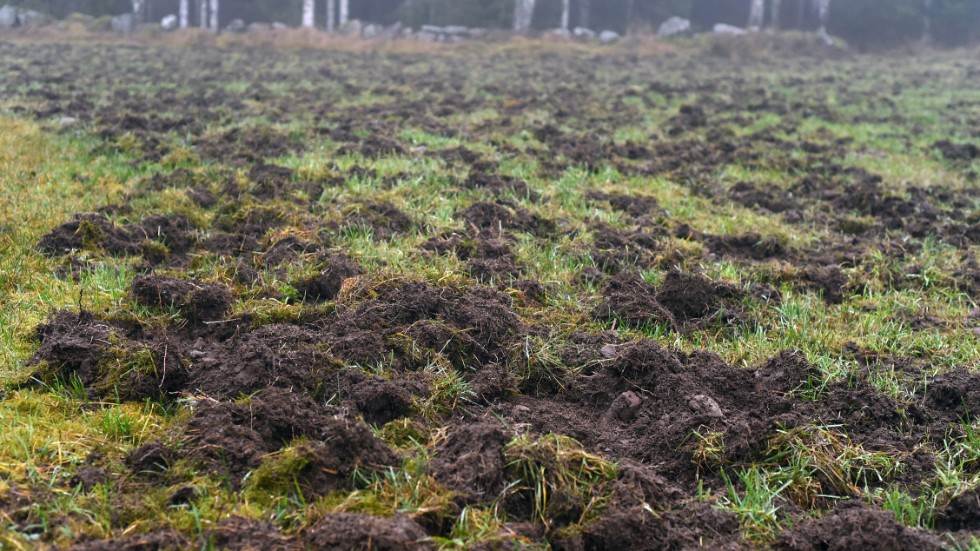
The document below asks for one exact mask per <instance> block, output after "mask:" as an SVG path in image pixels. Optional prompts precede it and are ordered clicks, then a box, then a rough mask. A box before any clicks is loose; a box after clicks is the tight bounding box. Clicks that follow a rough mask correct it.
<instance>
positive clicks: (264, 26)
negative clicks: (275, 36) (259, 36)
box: [246, 23, 272, 33]
mask: <svg viewBox="0 0 980 551" xmlns="http://www.w3.org/2000/svg"><path fill="white" fill-rule="evenodd" d="M246 30H247V31H248V32H250V33H263V32H266V31H270V30H272V25H270V24H268V23H249V24H248V27H247V28H246Z"/></svg>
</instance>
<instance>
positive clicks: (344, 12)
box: [337, 0, 350, 27]
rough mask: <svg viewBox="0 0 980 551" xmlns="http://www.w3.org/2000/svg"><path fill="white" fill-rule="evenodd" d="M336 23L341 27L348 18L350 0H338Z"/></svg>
mask: <svg viewBox="0 0 980 551" xmlns="http://www.w3.org/2000/svg"><path fill="white" fill-rule="evenodd" d="M337 19H338V21H337V24H338V25H340V26H341V27H343V26H344V25H346V24H347V21H348V20H349V19H350V0H340V17H338V18H337Z"/></svg>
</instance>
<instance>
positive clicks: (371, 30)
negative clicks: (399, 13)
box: [361, 23, 382, 39]
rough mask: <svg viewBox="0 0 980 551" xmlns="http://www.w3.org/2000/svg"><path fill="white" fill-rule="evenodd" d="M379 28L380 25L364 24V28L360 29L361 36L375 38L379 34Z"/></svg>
mask: <svg viewBox="0 0 980 551" xmlns="http://www.w3.org/2000/svg"><path fill="white" fill-rule="evenodd" d="M381 30H382V29H381V26H380V25H375V24H374V23H368V24H367V25H364V28H363V29H362V30H361V37H362V38H367V39H371V38H377V37H378V36H379V35H380V34H381Z"/></svg>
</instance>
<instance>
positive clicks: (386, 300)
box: [324, 280, 523, 369]
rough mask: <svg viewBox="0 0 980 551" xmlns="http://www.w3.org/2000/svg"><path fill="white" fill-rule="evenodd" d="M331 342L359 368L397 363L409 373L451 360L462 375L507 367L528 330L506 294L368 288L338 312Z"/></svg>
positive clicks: (398, 283)
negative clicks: (489, 366)
mask: <svg viewBox="0 0 980 551" xmlns="http://www.w3.org/2000/svg"><path fill="white" fill-rule="evenodd" d="M338 310H339V312H338V316H337V318H336V319H335V320H332V321H330V322H328V326H327V327H326V328H325V331H324V336H325V337H326V339H327V341H328V342H329V343H330V345H331V350H332V352H333V353H334V354H335V355H337V356H339V357H341V358H343V359H345V360H347V361H349V362H352V363H362V362H367V363H369V364H371V363H381V362H386V361H388V360H390V359H391V358H392V357H394V358H395V360H396V362H397V365H398V366H400V367H402V368H406V369H408V368H421V367H423V366H424V365H426V364H427V363H428V362H430V361H448V362H449V363H450V364H451V365H453V366H457V367H459V368H464V367H466V366H473V367H476V366H482V365H484V364H486V363H488V362H493V361H497V360H501V359H503V358H504V357H506V355H507V351H508V350H509V349H510V347H511V346H512V344H513V343H514V342H515V339H516V338H517V337H518V336H519V335H520V334H521V332H522V331H523V324H522V323H521V321H520V319H519V318H518V317H517V315H516V313H515V312H514V311H513V307H512V305H511V300H510V297H508V296H507V295H505V294H503V293H500V292H498V291H495V290H493V289H489V288H487V287H482V286H479V285H474V286H471V287H468V288H464V289H456V288H451V287H433V286H431V285H429V284H427V283H424V282H419V281H408V280H393V281H387V282H382V283H381V284H376V283H374V282H371V281H364V282H362V285H361V286H360V288H358V289H355V290H354V291H353V293H352V295H351V296H350V297H345V299H344V300H342V301H341V302H340V304H339V305H338Z"/></svg>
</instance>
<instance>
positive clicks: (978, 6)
mask: <svg viewBox="0 0 980 551" xmlns="http://www.w3.org/2000/svg"><path fill="white" fill-rule="evenodd" d="M570 1H571V9H570V19H571V20H570V25H571V26H572V27H587V28H591V29H609V30H614V31H617V32H620V33H643V32H651V31H655V30H656V28H657V26H658V25H659V24H660V23H662V22H663V21H664V20H666V19H667V18H669V17H671V16H680V17H683V18H687V19H690V20H691V23H692V25H693V28H694V30H708V29H711V27H712V26H713V25H715V24H717V23H726V24H729V25H735V26H740V27H744V26H746V25H747V24H748V19H749V13H750V10H751V3H752V0H570ZM198 2H200V0H192V1H191V5H192V9H191V21H192V24H195V23H197V21H196V19H197V18H198V15H197V14H198V13H199V12H200V10H199V9H194V8H196V4H197V3H198ZM7 3H9V4H12V5H15V6H18V7H22V8H28V9H35V10H38V11H40V12H42V13H45V14H48V15H50V16H53V17H56V18H59V19H60V18H64V17H67V16H68V15H70V14H72V13H83V14H87V15H92V16H96V17H100V16H107V15H116V14H121V13H126V12H130V11H132V2H131V0H21V1H13V2H7ZM514 3H515V0H350V17H351V18H353V19H358V20H361V21H365V22H374V23H381V24H385V25H390V24H393V23H395V22H401V23H403V24H404V25H407V26H410V27H415V28H418V27H420V26H422V25H426V24H430V25H464V26H469V27H486V28H501V29H509V28H512V27H513V24H514V16H515V4H514ZM562 3H563V0H537V2H536V5H535V7H534V15H533V19H532V24H531V28H532V29H535V30H548V29H554V28H556V27H558V26H559V24H560V21H561V13H562ZM302 4H303V1H302V0H275V1H272V0H222V1H221V10H220V16H219V17H220V23H221V25H222V26H224V25H225V24H227V23H228V22H229V21H232V20H235V19H241V20H243V21H244V22H245V23H252V22H273V21H277V22H282V23H285V24H287V25H292V26H298V25H299V24H300V19H301V17H302ZM818 4H819V1H816V0H782V1H781V2H779V6H780V7H779V11H778V15H777V20H776V21H775V23H778V24H777V25H774V21H773V18H772V13H771V11H772V9H773V8H772V3H771V2H766V8H765V9H766V21H767V26H768V27H774V26H775V27H778V28H779V29H782V30H802V31H812V30H815V29H817V27H818V26H819V21H818V15H817V13H818V7H817V6H818ZM324 7H325V0H318V2H317V6H316V24H317V26H319V27H323V26H324V25H325V15H324V13H325V9H324ZM144 10H145V13H144V19H145V20H146V21H159V19H160V18H161V17H164V16H166V15H168V14H176V13H177V10H178V0H148V2H147V3H146V5H145V8H144ZM926 19H928V20H929V24H930V26H931V31H932V32H931V35H932V39H933V42H934V43H936V44H938V45H941V46H958V45H964V44H969V43H971V42H975V41H977V40H978V39H980V0H835V1H832V2H830V7H829V15H828V21H827V31H828V32H829V33H830V34H831V35H834V36H839V37H841V38H843V39H844V40H846V41H847V42H848V43H849V44H851V45H852V46H855V47H858V48H862V49H875V48H889V47H894V46H897V45H901V44H904V43H909V42H913V41H916V40H919V39H921V38H922V35H923V21H924V20H926Z"/></svg>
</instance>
